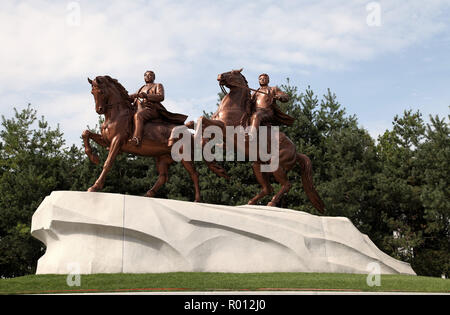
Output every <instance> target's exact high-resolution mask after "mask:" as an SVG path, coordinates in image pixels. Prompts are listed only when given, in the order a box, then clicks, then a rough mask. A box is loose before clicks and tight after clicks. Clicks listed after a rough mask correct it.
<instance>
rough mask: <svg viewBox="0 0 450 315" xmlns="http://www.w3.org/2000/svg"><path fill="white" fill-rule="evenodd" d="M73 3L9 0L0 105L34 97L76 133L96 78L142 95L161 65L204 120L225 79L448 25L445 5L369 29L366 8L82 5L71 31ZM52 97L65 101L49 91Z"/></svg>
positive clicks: (376, 51)
mask: <svg viewBox="0 0 450 315" xmlns="http://www.w3.org/2000/svg"><path fill="white" fill-rule="evenodd" d="M69 2H70V1H58V2H55V1H50V0H35V1H32V2H31V1H2V10H1V11H0V29H2V32H1V33H0V42H1V44H2V48H1V50H0V69H1V71H0V97H1V96H4V95H6V94H8V95H10V94H11V93H15V94H17V95H21V94H23V93H25V94H30V93H31V92H30V91H33V93H34V94H33V95H34V96H35V99H33V100H31V101H32V103H33V104H36V103H39V104H42V106H43V107H42V110H43V111H44V112H43V113H42V114H45V115H46V117H47V116H48V115H50V116H51V117H54V119H55V121H59V122H61V125H62V126H63V127H64V128H65V129H67V130H71V129H72V128H73V129H77V128H80V126H81V125H82V127H84V126H85V125H86V123H85V122H86V121H91V120H92V117H94V124H95V122H96V114H95V112H94V110H93V108H89V109H86V108H85V107H83V106H87V104H93V103H92V102H93V100H92V99H91V96H90V94H89V87H88V86H87V85H86V84H87V83H86V81H85V80H86V77H87V76H90V77H95V76H96V75H104V74H110V75H112V76H113V77H116V78H118V79H119V81H120V82H121V83H122V84H123V85H124V86H126V87H127V88H128V89H129V90H132V91H134V90H135V89H136V88H138V87H139V86H140V84H142V74H143V72H144V71H145V70H147V69H148V68H149V67H151V69H152V70H155V72H156V73H157V80H160V82H163V83H164V84H165V87H167V88H168V89H167V96H168V97H169V98H168V99H167V100H166V102H165V103H167V104H168V107H171V105H174V108H173V111H180V112H183V113H187V114H189V115H190V116H192V117H194V116H195V115H197V114H199V113H200V114H201V110H203V109H204V110H207V111H209V110H213V109H214V108H215V106H214V104H215V103H216V97H215V96H214V99H213V97H212V96H205V95H213V94H214V93H217V90H218V89H217V82H215V77H216V76H217V74H218V73H220V72H224V71H228V70H230V69H232V68H240V67H244V68H245V70H246V73H247V74H248V73H250V74H251V75H254V74H256V73H260V72H270V73H271V74H272V73H278V74H280V73H282V74H283V75H286V76H293V75H295V74H305V73H310V72H312V71H314V70H316V69H319V70H324V69H325V70H327V71H329V70H334V69H342V68H346V67H349V66H352V65H353V64H354V62H355V61H361V60H371V59H373V58H376V57H377V56H380V55H383V54H386V53H390V52H399V51H402V50H403V49H406V48H408V47H411V46H412V45H414V44H417V43H420V42H423V41H426V40H427V39H429V38H432V37H433V36H436V35H437V34H441V32H442V31H443V30H444V28H445V27H446V26H447V25H446V24H447V23H448V22H447V21H446V20H445V19H443V18H441V14H442V10H444V9H447V8H448V1H445V0H430V1H427V4H426V5H424V4H423V1H422V0H410V1H408V2H405V1H402V0H392V1H379V3H380V4H381V9H382V10H381V14H382V16H381V22H382V23H381V26H380V27H369V26H368V25H367V24H366V17H367V14H368V12H367V11H366V4H367V3H368V2H370V1H363V0H353V1H350V0H337V1H333V2H330V1H289V0H278V1H270V0H264V1H259V0H258V1H238V0H228V1H214V2H213V1H206V0H195V1H193V0H186V1H175V0H173V1H172V0H165V1H161V0H158V1H144V0H137V1H118V0H116V1H106V0H104V1H95V2H94V1H87V0H80V1H75V2H77V3H79V4H80V13H81V15H80V25H79V26H70V25H69V24H68V23H67V18H68V14H71V13H73V12H72V11H67V4H68V3H69ZM200 80H202V81H201V82H200ZM132 87H134V88H132ZM73 88H75V91H76V92H75V91H73V90H72V89H73ZM48 89H50V90H54V91H57V93H56V92H55V93H56V94H43V93H42V92H41V91H42V90H48ZM213 89H215V90H213ZM78 91H79V92H78ZM58 93H60V94H58ZM194 95H197V97H194ZM202 98H203V100H204V102H205V103H208V104H200V103H201V102H200V103H197V99H200V100H202ZM3 99H4V98H3ZM23 103H25V102H23ZM85 103H87V104H85ZM44 104H47V105H44ZM61 104H65V105H63V106H61ZM197 104H199V105H201V106H203V107H202V108H201V110H198V109H199V108H197ZM5 105H6V104H5V103H4V102H2V103H1V104H0V112H1V113H4V112H5V111H6V107H5ZM7 105H8V106H9V105H10V104H7ZM44 106H45V107H44ZM48 106H51V107H52V111H47V109H46V108H47V107H48ZM69 107H70V108H71V109H68V108H69ZM71 111H73V112H71ZM49 118H50V117H49ZM63 122H64V123H63Z"/></svg>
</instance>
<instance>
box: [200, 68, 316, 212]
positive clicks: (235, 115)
mask: <svg viewBox="0 0 450 315" xmlns="http://www.w3.org/2000/svg"><path fill="white" fill-rule="evenodd" d="M241 71H242V69H241V70H233V71H230V72H225V73H222V74H219V76H218V78H217V80H218V81H219V84H220V86H221V87H223V86H226V87H227V88H229V89H230V92H229V93H227V94H226V95H225V97H224V98H223V99H222V101H221V103H220V105H219V108H218V110H217V111H216V112H215V113H214V114H213V116H212V117H211V119H208V118H206V117H204V116H202V117H200V118H199V119H198V124H197V128H199V126H201V128H202V129H205V128H207V127H208V126H218V127H219V128H221V129H222V133H223V135H226V132H227V131H226V127H227V126H234V127H236V126H239V125H241V124H242V121H243V120H245V118H247V116H248V114H249V113H248V108H249V102H250V89H249V87H248V83H247V80H246V79H245V77H244V76H243V75H242V73H241ZM223 91H225V90H224V89H223ZM197 132H199V131H197ZM223 141H224V144H225V146H226V141H225V139H224V140H223ZM269 141H270V139H268V142H269ZM236 143H237V141H234V144H235V150H236V149H237V150H239V148H238V147H237V145H236ZM267 146H268V147H270V144H268V145H267ZM278 148H279V164H278V165H279V167H278V168H277V169H276V170H275V171H274V172H261V165H262V161H261V160H260V159H259V157H258V160H257V161H255V162H254V163H253V165H252V167H253V172H254V174H255V176H256V179H257V181H258V182H259V184H260V185H261V186H262V190H261V192H260V193H258V194H257V195H256V196H255V197H253V198H252V199H251V200H250V201H249V202H248V204H256V203H257V202H258V200H260V199H261V198H263V197H264V196H266V195H269V194H272V193H273V188H272V186H271V184H270V182H269V179H270V175H273V176H274V177H275V180H276V181H278V182H279V183H280V184H281V189H280V191H278V193H277V194H276V195H275V196H274V197H273V198H272V200H271V201H270V202H269V203H268V206H276V205H277V204H278V203H279V201H280V199H281V197H282V196H283V195H284V194H285V193H287V192H288V191H289V190H290V189H291V186H292V184H291V183H290V182H289V179H288V177H287V172H288V171H289V170H291V169H292V168H293V167H294V166H295V164H296V163H298V164H299V165H300V167H301V173H302V183H303V188H304V190H305V192H306V195H307V196H308V198H309V200H310V201H311V203H312V205H313V206H314V207H315V208H316V209H317V210H318V211H320V212H322V213H323V212H324V204H323V202H322V200H321V199H320V197H319V194H318V193H317V191H316V189H315V187H314V184H313V180H312V164H311V160H310V159H309V158H308V157H307V156H306V155H304V154H301V153H297V151H296V148H295V145H294V143H293V142H292V141H291V140H290V139H289V138H288V137H287V136H286V135H285V134H284V133H282V132H280V133H279V142H278ZM241 150H242V147H241ZM245 155H246V158H247V159H248V157H249V144H248V139H247V140H246V145H245Z"/></svg>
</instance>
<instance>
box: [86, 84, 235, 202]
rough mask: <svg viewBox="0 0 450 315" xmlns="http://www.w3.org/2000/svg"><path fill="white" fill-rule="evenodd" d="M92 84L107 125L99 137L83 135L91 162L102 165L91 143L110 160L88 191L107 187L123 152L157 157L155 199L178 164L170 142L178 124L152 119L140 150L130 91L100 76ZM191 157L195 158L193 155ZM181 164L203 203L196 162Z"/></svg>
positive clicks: (219, 170) (152, 193) (97, 107)
mask: <svg viewBox="0 0 450 315" xmlns="http://www.w3.org/2000/svg"><path fill="white" fill-rule="evenodd" d="M88 81H89V83H90V84H91V86H92V91H91V93H92V95H93V96H94V99H95V111H96V112H97V113H98V114H99V115H104V116H105V121H104V123H103V124H102V126H101V134H96V133H93V132H91V131H89V130H85V131H84V132H83V134H82V137H83V142H84V146H85V152H86V154H87V155H88V157H89V159H90V160H91V162H93V163H95V164H98V163H99V158H98V156H97V155H96V154H95V153H93V151H92V148H91V146H90V143H89V139H92V140H94V141H95V142H96V143H98V144H99V145H101V146H103V147H106V148H108V150H109V153H108V158H107V159H106V161H105V163H104V165H103V171H102V173H101V175H100V177H99V178H98V179H97V181H96V182H95V184H94V185H93V186H92V187H90V188H89V189H88V191H99V190H101V189H102V188H103V187H104V184H105V179H106V175H107V173H108V172H109V170H110V169H111V167H112V164H113V162H114V159H115V158H116V156H117V155H118V154H119V153H120V152H125V153H130V154H134V155H140V156H151V157H155V159H156V168H157V170H158V174H159V177H158V180H157V181H156V183H155V184H154V186H153V187H152V188H151V189H150V190H149V191H147V193H146V194H145V196H147V197H154V196H155V195H156V192H157V191H158V189H159V188H160V187H161V186H162V185H164V184H165V183H166V182H167V180H168V169H169V166H170V165H171V164H172V163H174V160H173V159H172V157H171V146H170V145H169V144H168V142H169V138H170V135H171V132H172V129H173V128H174V127H176V126H177V124H176V123H174V122H170V120H169V121H168V120H167V119H164V117H160V116H159V115H158V117H152V118H153V119H152V120H151V121H150V122H148V123H147V124H145V125H144V126H143V128H142V131H141V133H142V141H140V142H139V143H138V144H139V145H138V146H136V145H135V144H133V143H132V142H130V141H129V140H130V138H131V136H132V134H133V131H134V121H135V113H136V110H138V109H139V106H138V108H136V107H135V106H133V104H132V103H131V100H132V99H133V95H131V96H130V95H128V92H127V90H126V89H125V88H124V87H123V86H122V85H121V84H120V83H119V82H118V81H117V80H116V79H113V78H111V77H110V76H98V77H96V78H95V79H94V80H91V79H88ZM148 94H150V93H148ZM142 96H143V95H142ZM143 103H145V102H143ZM141 108H142V107H141ZM159 112H161V111H159ZM176 115H179V117H184V119H180V120H179V122H181V121H183V122H184V120H185V119H186V118H185V117H186V116H184V115H181V114H176ZM192 137H193V136H192ZM179 140H180V139H178V141H179ZM172 142H173V141H172ZM175 142H176V141H175ZM192 151H193V150H192ZM191 155H193V152H192V153H191ZM204 162H205V163H206V164H207V166H208V168H209V169H210V170H211V171H213V172H214V173H215V174H217V175H218V176H221V177H225V178H227V175H226V173H225V170H224V169H223V168H222V167H220V166H218V165H217V164H215V163H214V162H207V161H204ZM181 163H182V164H183V166H184V168H185V169H186V170H187V171H188V173H189V175H190V177H191V179H192V181H193V183H194V188H195V201H196V202H199V201H201V196H200V188H199V180H198V173H197V172H196V170H195V168H194V163H193V159H190V160H181Z"/></svg>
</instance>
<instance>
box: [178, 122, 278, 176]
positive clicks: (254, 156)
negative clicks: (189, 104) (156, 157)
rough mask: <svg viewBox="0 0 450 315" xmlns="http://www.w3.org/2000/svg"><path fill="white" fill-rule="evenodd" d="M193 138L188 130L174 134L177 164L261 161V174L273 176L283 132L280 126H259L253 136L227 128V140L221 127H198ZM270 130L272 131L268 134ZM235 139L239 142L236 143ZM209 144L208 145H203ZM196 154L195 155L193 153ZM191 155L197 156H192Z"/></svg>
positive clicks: (185, 128) (238, 129)
mask: <svg viewBox="0 0 450 315" xmlns="http://www.w3.org/2000/svg"><path fill="white" fill-rule="evenodd" d="M195 129H196V132H195V135H193V134H192V133H191V132H190V131H189V129H188V128H187V127H186V126H177V127H175V128H174V129H173V130H172V134H171V136H170V137H171V138H172V139H179V140H178V141H177V142H175V143H174V144H173V146H172V151H171V155H172V159H173V160H174V161H177V162H179V161H181V160H185V161H191V160H192V159H193V160H194V161H202V160H203V159H204V160H206V161H208V162H212V161H223V160H224V147H225V148H226V149H225V160H226V161H235V160H237V161H245V160H246V152H247V160H248V161H252V162H254V161H260V162H262V164H261V172H274V171H276V170H277V169H278V166H279V142H280V132H279V127H278V126H271V127H270V128H268V127H267V126H260V127H259V129H258V132H257V133H254V134H251V138H250V141H249V140H248V139H249V136H248V135H249V134H250V132H249V129H250V128H249V127H247V128H244V127H242V126H236V127H234V126H226V127H225V134H226V135H225V137H224V135H223V131H222V128H220V127H218V126H208V127H206V128H204V129H203V128H202V127H201V123H198V124H197V126H196V128H195ZM269 129H270V130H269ZM235 139H236V141H235ZM204 140H206V141H204ZM192 150H193V151H192ZM192 152H194V154H193V155H192Z"/></svg>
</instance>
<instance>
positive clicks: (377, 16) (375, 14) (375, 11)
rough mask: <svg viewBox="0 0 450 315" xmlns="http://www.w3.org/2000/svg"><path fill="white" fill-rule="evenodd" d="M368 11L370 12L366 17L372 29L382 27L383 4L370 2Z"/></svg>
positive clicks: (367, 7) (367, 6)
mask: <svg viewBox="0 0 450 315" xmlns="http://www.w3.org/2000/svg"><path fill="white" fill-rule="evenodd" d="M366 11H367V12H368V14H367V17H366V23H367V25H368V26H370V27H380V26H381V4H380V3H379V2H378V1H372V2H369V3H368V4H367V5H366Z"/></svg>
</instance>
